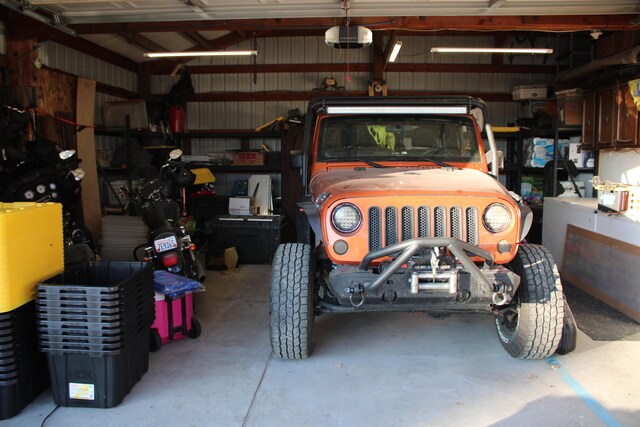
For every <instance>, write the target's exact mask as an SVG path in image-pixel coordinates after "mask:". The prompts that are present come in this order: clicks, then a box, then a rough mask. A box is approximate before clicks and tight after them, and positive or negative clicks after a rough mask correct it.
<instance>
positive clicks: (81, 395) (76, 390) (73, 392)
mask: <svg viewBox="0 0 640 427" xmlns="http://www.w3.org/2000/svg"><path fill="white" fill-rule="evenodd" d="M69 398H71V399H80V400H95V399H96V397H95V386H94V385H93V384H80V383H69Z"/></svg>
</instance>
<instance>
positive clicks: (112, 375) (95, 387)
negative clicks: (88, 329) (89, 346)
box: [47, 329, 149, 408]
mask: <svg viewBox="0 0 640 427" xmlns="http://www.w3.org/2000/svg"><path fill="white" fill-rule="evenodd" d="M47 363H48V366H49V376H50V377H51V391H52V393H53V401H54V402H55V403H56V404H57V405H62V406H70V407H85V408H113V407H114V406H117V405H119V404H120V403H121V402H122V400H123V399H124V398H125V396H126V395H127V394H128V393H129V392H130V391H131V389H132V388H133V386H134V385H136V384H137V382H138V381H140V379H141V378H142V376H143V375H144V374H145V373H146V372H147V370H148V369H149V330H148V329H147V330H145V331H142V332H140V333H139V334H138V335H137V336H136V337H135V338H134V339H132V340H131V341H130V342H129V343H128V344H127V345H126V346H124V347H122V348H121V349H120V350H117V351H113V352H108V353H107V352H102V351H96V352H88V351H85V352H83V353H75V352H73V351H71V350H63V351H48V352H47Z"/></svg>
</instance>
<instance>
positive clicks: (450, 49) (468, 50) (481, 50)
mask: <svg viewBox="0 0 640 427" xmlns="http://www.w3.org/2000/svg"><path fill="white" fill-rule="evenodd" d="M431 52H432V53H433V52H438V53H530V54H536V53H538V54H549V53H553V49H548V48H526V47H525V48H519V47H504V48H503V47H432V48H431Z"/></svg>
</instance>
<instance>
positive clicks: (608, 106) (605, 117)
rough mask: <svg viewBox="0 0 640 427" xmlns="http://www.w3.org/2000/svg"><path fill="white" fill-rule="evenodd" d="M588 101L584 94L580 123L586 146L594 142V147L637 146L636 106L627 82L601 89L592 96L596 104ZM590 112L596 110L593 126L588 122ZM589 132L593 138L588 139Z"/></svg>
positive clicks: (590, 145)
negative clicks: (582, 115) (581, 121)
mask: <svg viewBox="0 0 640 427" xmlns="http://www.w3.org/2000/svg"><path fill="white" fill-rule="evenodd" d="M591 102H592V100H591V99H589V98H588V97H587V96H585V98H584V120H583V126H582V128H583V145H584V146H585V147H592V146H593V143H594V142H595V147H596V148H624V147H637V146H638V143H639V140H640V137H639V135H638V125H639V119H638V108H637V107H636V105H635V103H634V102H633V96H631V92H630V91H629V84H628V83H627V82H624V83H619V84H617V85H616V86H612V87H607V88H603V89H600V90H599V91H598V92H597V93H596V97H595V99H593V102H595V104H596V105H592V104H591ZM592 111H597V120H594V122H593V123H594V124H597V126H596V128H595V129H592V128H591V127H590V126H589V124H588V120H589V119H590V117H592V116H591V115H592V114H593V113H592ZM592 134H593V135H595V136H596V138H595V141H593V140H592V139H591V135H592Z"/></svg>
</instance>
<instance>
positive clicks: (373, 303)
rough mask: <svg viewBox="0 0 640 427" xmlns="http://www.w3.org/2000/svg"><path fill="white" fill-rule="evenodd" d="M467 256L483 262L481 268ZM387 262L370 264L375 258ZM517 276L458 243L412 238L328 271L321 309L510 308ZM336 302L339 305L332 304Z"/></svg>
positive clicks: (474, 248) (478, 250) (479, 251)
mask: <svg viewBox="0 0 640 427" xmlns="http://www.w3.org/2000/svg"><path fill="white" fill-rule="evenodd" d="M471 257H475V258H480V259H482V260H484V263H483V265H482V266H481V267H479V266H478V265H476V263H475V262H474V261H473V260H472V259H471ZM388 258H391V261H390V262H381V263H379V264H377V265H372V263H373V262H374V261H376V260H381V259H388ZM519 283H520V277H519V276H518V275H516V274H515V273H513V272H511V271H510V270H508V269H506V268H505V267H503V266H500V265H494V263H493V257H492V255H491V254H490V253H489V252H487V251H485V250H484V249H481V248H479V247H477V246H474V245H471V244H469V243H467V242H463V241H461V240H458V239H453V238H446V237H435V238H416V239H411V240H406V241H403V242H401V243H397V244H394V245H390V246H387V247H385V248H382V249H378V250H374V251H371V252H369V253H368V254H367V255H366V256H365V257H364V259H363V260H362V262H361V263H360V265H359V266H358V267H355V266H339V267H337V268H335V269H334V270H332V271H331V272H330V273H329V280H328V283H327V286H328V288H329V294H330V295H332V297H333V302H332V301H331V299H330V298H324V299H322V300H321V302H320V308H321V309H322V310H323V311H353V310H358V311H477V310H487V309H490V308H491V307H492V306H501V305H505V304H509V303H510V302H511V300H512V298H513V296H514V294H515V292H516V290H517V288H518V285H519ZM336 303H337V304H336Z"/></svg>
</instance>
